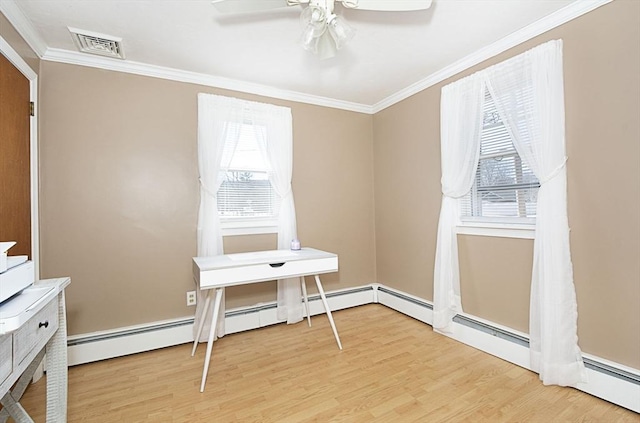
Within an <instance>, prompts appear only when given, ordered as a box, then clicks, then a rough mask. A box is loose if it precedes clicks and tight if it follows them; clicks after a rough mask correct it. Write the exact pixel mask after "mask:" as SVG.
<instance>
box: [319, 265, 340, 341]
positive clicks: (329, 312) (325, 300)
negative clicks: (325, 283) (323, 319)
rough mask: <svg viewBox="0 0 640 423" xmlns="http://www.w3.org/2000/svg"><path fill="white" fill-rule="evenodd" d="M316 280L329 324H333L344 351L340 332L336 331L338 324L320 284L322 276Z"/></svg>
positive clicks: (334, 332)
mask: <svg viewBox="0 0 640 423" xmlns="http://www.w3.org/2000/svg"><path fill="white" fill-rule="evenodd" d="M315 279H316V286H317V287H318V292H319V293H320V298H321V299H322V304H323V305H324V311H325V312H326V313H327V317H328V318H329V324H331V329H332V330H333V335H334V336H335V337H336V342H337V343H338V348H340V349H342V344H341V343H340V337H339V336H338V330H337V329H336V324H335V323H334V322H333V317H332V316H331V309H330V308H329V303H328V302H327V297H326V295H324V289H322V283H320V276H318V275H315Z"/></svg>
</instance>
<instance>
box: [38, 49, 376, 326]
mask: <svg viewBox="0 0 640 423" xmlns="http://www.w3.org/2000/svg"><path fill="white" fill-rule="evenodd" d="M198 92H215V93H218V94H225V95H235V96H238V97H243V98H250V99H258V100H260V101H269V102H272V103H274V104H279V105H286V106H289V107H291V108H292V114H293V126H294V127H293V131H294V148H293V149H294V166H293V168H294V169H293V191H294V196H295V199H296V209H297V213H298V234H299V237H300V239H301V241H302V243H303V244H304V245H308V246H314V247H317V248H321V249H326V250H329V251H333V252H336V253H338V254H339V257H340V272H339V273H337V274H331V275H327V276H326V277H324V278H323V281H324V284H325V289H327V290H335V289H342V288H346V287H350V286H360V285H363V284H368V283H371V282H374V281H375V263H374V243H373V239H374V223H373V178H372V172H373V162H372V160H373V158H372V149H371V139H372V135H371V131H372V117H371V116H369V115H364V114H359V113H352V112H346V111H341V110H335V109H328V108H323V107H316V106H309V105H302V104H297V103H289V102H284V101H278V100H272V99H264V98H261V99H260V98H257V97H255V96H248V95H244V94H239V93H230V92H224V91H222V90H215V89H211V88H207V87H202V86H197V85H192V84H185V83H178V82H172V81H166V80H160V79H154V78H146V77H141V76H136V75H130V74H124V73H117V72H111V71H104V70H97V69H92V68H86V67H80V66H74V65H66V64H58V63H51V62H43V63H42V67H41V105H40V107H41V117H40V128H41V142H40V162H41V173H40V176H41V186H40V189H41V192H40V200H41V209H40V211H41V221H40V223H41V245H42V250H41V254H42V262H41V267H42V276H43V277H54V276H62V275H69V276H71V278H72V284H71V286H70V287H69V288H68V290H67V299H68V304H67V310H68V318H69V332H70V334H78V333H87V332H92V331H98V330H106V329H113V328H119V327H123V326H129V325H135V324H142V323H147V322H153V321H158V320H164V319H171V318H177V317H183V316H188V315H192V314H193V308H188V307H186V305H185V301H186V300H185V298H186V297H185V292H186V291H188V290H191V289H194V284H193V281H192V275H191V257H192V256H194V255H195V254H196V220H197V208H198V201H199V191H198V172H197V161H196V159H197V156H196V154H197V151H196V124H197V103H196V95H197V93H198ZM265 248H276V238H275V237H274V236H271V235H264V236H242V237H236V238H229V239H226V241H225V249H226V250H227V251H229V252H236V251H250V250H260V249H265ZM311 288H312V287H311V285H310V290H311V291H313V290H312V289H311ZM273 299H275V288H274V286H273V284H268V283H267V284H264V285H256V286H252V287H241V288H235V289H230V290H229V292H228V296H227V305H228V307H236V306H245V305H252V304H255V303H257V302H261V301H270V300H273Z"/></svg>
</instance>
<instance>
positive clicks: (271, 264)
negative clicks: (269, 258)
mask: <svg viewBox="0 0 640 423" xmlns="http://www.w3.org/2000/svg"><path fill="white" fill-rule="evenodd" d="M269 266H271V267H282V266H284V263H269Z"/></svg>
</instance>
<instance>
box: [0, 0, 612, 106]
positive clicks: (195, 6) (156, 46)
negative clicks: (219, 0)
mask: <svg viewBox="0 0 640 423" xmlns="http://www.w3.org/2000/svg"><path fill="white" fill-rule="evenodd" d="M594 3H598V0H434V1H433V4H432V6H431V8H430V9H429V10H425V11H419V12H372V11H363V10H349V9H344V8H343V7H341V6H336V13H337V14H339V15H342V16H343V17H344V18H345V19H346V20H347V21H348V22H349V23H350V25H351V26H352V27H353V28H355V29H356V31H357V33H356V36H355V38H354V39H352V40H351V41H350V42H349V43H348V44H347V46H346V47H345V48H344V49H342V50H340V51H338V54H337V56H336V57H334V58H331V59H327V60H320V59H318V58H317V57H316V56H313V55H312V54H310V53H309V52H307V51H305V50H303V49H302V47H301V46H300V44H299V39H300V34H301V25H300V19H299V15H300V11H301V8H300V7H299V6H293V7H288V8H282V9H275V10H271V11H264V12H255V13H251V14H235V15H234V14H221V13H219V12H218V11H217V10H216V9H215V8H214V7H213V6H212V5H211V2H210V1H208V0H135V1H126V0H119V1H116V0H46V1H45V0H19V1H16V0H0V6H1V8H2V12H3V13H4V14H5V15H6V16H7V18H8V19H9V20H10V21H11V22H12V23H13V24H14V26H16V27H18V31H19V32H20V33H21V34H22V35H23V37H25V38H26V39H27V41H28V42H29V43H30V44H31V45H32V47H34V49H36V52H38V53H39V54H41V55H42V57H43V58H44V59H45V60H47V59H48V60H58V61H67V62H74V63H81V64H88V65H91V64H89V63H90V62H91V61H93V60H98V62H95V63H98V65H97V66H102V67H120V68H126V67H130V68H132V69H137V71H136V72H138V73H144V72H145V71H143V70H142V69H145V67H146V68H148V69H155V72H156V73H158V74H160V73H162V72H169V73H171V74H172V75H176V74H178V73H180V72H183V71H186V72H185V74H186V75H189V77H187V78H186V79H187V80H188V79H189V78H191V79H194V80H197V79H198V78H204V79H203V80H206V78H208V77H209V78H214V79H212V81H216V82H214V85H216V84H217V85H218V86H223V87H225V88H235V89H240V90H243V91H247V92H255V93H257V94H264V93H267V94H269V90H271V91H273V92H277V93H279V94H275V95H273V96H275V97H281V98H294V99H301V98H309V99H310V101H309V102H311V103H322V102H323V101H325V102H328V103H331V102H335V104H337V106H336V107H340V106H343V108H347V109H353V110H361V111H366V110H374V111H375V109H376V108H377V109H380V108H383V107H384V106H385V104H388V103H393V102H394V99H395V98H398V97H399V96H405V97H406V96H407V95H410V94H412V93H413V92H415V91H417V89H418V88H420V86H422V85H425V84H429V83H430V81H431V82H437V81H436V80H435V79H438V78H439V79H440V80H441V79H443V78H444V77H447V76H450V75H451V74H452V73H454V72H455V71H456V69H457V70H461V69H462V68H464V67H466V66H468V65H470V64H474V63H473V62H475V63H477V62H478V61H480V60H484V59H486V58H487V57H490V56H491V55H493V54H496V53H499V52H500V51H502V50H505V49H506V48H509V47H511V46H513V45H515V44H517V43H519V42H521V41H523V40H524V39H527V38H530V37H531V36H534V35H537V34H538V33H540V32H543V31H544V30H548V29H550V28H551V27H553V26H556V25H558V24H560V23H563V22H564V21H566V20H568V19H571V18H573V17H575V16H576V15H577V14H582V13H584V11H586V9H588V8H589V7H590V8H591V9H592V8H594V7H595V6H593V4H594ZM599 3H602V1H599ZM576 10H580V12H576ZM67 27H75V28H79V29H83V30H88V31H93V32H99V33H104V34H108V35H112V36H116V37H121V38H122V39H123V41H122V44H123V47H124V53H125V55H126V60H124V61H122V60H120V59H112V58H102V57H97V56H92V55H88V54H86V53H78V52H77V49H76V47H75V44H74V43H73V40H72V38H71V35H70V33H69V31H68V29H67ZM105 64H106V65H105ZM166 68H169V69H166ZM153 72H154V71H147V73H148V74H153ZM446 72H449V74H446ZM178 79H179V78H178ZM225 85H226V86H225ZM412 90H413V91H412Z"/></svg>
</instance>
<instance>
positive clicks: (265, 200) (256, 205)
mask: <svg viewBox="0 0 640 423" xmlns="http://www.w3.org/2000/svg"><path fill="white" fill-rule="evenodd" d="M227 125H230V126H235V127H229V128H228V130H227V133H228V134H233V135H232V136H235V135H236V134H238V133H239V138H238V142H237V143H235V145H234V143H233V142H230V141H229V140H226V141H225V146H224V151H223V158H222V166H221V168H220V172H221V173H222V174H223V182H222V185H221V186H220V189H219V190H218V214H219V215H220V218H221V220H222V221H223V222H224V221H225V220H226V221H230V220H239V219H243V220H252V219H269V218H275V217H276V216H277V213H278V210H279V208H280V207H279V205H280V204H279V202H280V197H279V196H278V195H277V193H276V192H275V191H274V189H273V187H272V185H271V182H270V181H269V170H270V167H269V163H268V160H267V158H266V148H262V149H260V146H259V145H258V143H259V142H266V141H265V140H266V138H265V137H264V136H258V134H259V133H258V131H265V128H264V126H261V125H253V124H250V123H235V122H228V123H227Z"/></svg>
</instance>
